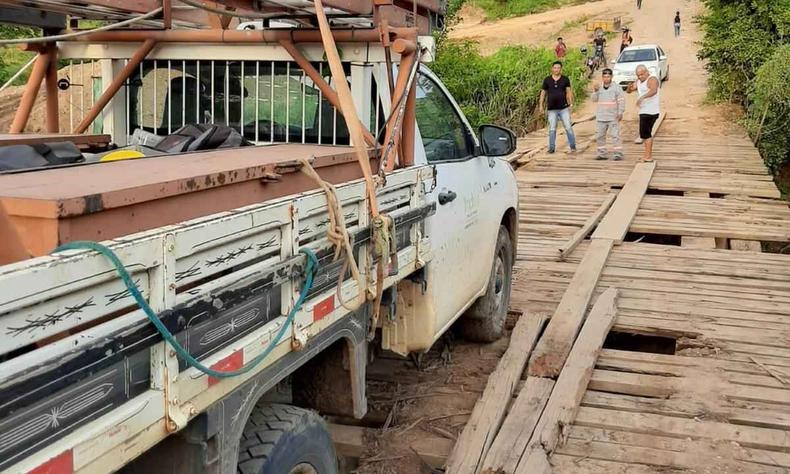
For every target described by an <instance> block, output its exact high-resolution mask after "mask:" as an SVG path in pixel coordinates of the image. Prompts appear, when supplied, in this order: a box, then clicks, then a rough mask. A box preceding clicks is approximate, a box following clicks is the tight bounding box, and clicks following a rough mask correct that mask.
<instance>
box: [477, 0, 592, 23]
mask: <svg viewBox="0 0 790 474" xmlns="http://www.w3.org/2000/svg"><path fill="white" fill-rule="evenodd" d="M467 1H469V2H470V4H472V5H474V6H476V7H478V8H480V9H482V10H483V11H484V12H485V14H486V18H488V19H489V20H498V19H501V18H509V17H513V16H522V15H529V14H531V13H538V12H542V11H546V10H551V9H553V8H557V7H560V6H563V5H574V4H579V3H585V2H586V1H587V0H467Z"/></svg>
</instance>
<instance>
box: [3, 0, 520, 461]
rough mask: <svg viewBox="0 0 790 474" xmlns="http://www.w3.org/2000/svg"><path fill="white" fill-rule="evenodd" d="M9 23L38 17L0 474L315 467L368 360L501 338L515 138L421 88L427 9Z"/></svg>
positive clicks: (12, 144) (13, 179) (16, 176)
mask: <svg viewBox="0 0 790 474" xmlns="http://www.w3.org/2000/svg"><path fill="white" fill-rule="evenodd" d="M5 3H9V2H3V1H0V12H9V11H12V10H13V11H14V12H15V13H14V15H15V16H14V18H15V21H23V20H27V21H29V22H30V23H29V24H34V25H39V24H40V23H41V22H49V23H48V28H45V29H44V31H45V36H43V37H40V38H38V39H35V38H30V39H29V41H25V45H24V47H26V48H28V49H30V50H34V51H36V52H37V53H38V56H37V59H36V60H35V61H34V63H33V65H32V71H31V73H30V79H29V81H28V84H27V86H26V88H25V90H24V92H23V95H22V98H21V101H20V105H19V107H18V108H17V110H16V116H15V119H14V125H13V126H12V130H11V131H12V132H13V133H12V134H8V135H2V136H0V145H3V147H2V148H0V158H3V159H5V163H6V171H4V172H2V173H0V235H2V239H3V241H4V242H3V244H2V245H3V251H2V252H0V258H2V261H0V264H1V265H0V341H1V343H0V471H2V472H9V473H52V474H61V473H76V472H79V473H107V472H115V471H120V472H131V473H135V472H145V473H147V474H148V473H156V472H167V473H171V472H173V473H175V472H178V473H232V472H242V473H291V472H293V473H297V472H305V473H320V474H325V473H335V472H337V470H338V465H337V460H336V457H335V452H334V448H333V444H332V440H331V438H330V435H329V433H328V431H327V427H326V424H325V422H324V421H323V418H322V416H325V415H340V416H347V417H349V416H350V417H357V418H361V417H362V416H364V415H365V413H366V398H365V369H366V366H367V364H368V363H369V362H370V361H371V358H372V357H373V354H374V352H375V350H374V349H381V350H389V351H394V352H396V353H398V354H402V355H406V354H410V353H412V354H413V353H421V352H424V351H427V350H428V349H429V348H430V347H431V345H432V344H433V343H434V342H435V341H436V340H437V339H438V338H440V337H441V336H442V335H443V334H444V333H445V332H446V331H448V329H449V328H450V326H451V325H453V324H454V323H455V322H456V321H457V320H460V321H459V324H460V326H461V329H462V331H463V333H464V335H465V336H466V337H469V338H471V339H474V340H477V341H493V340H495V339H497V338H498V337H500V335H501V334H502V331H503V326H504V320H505V316H506V311H507V306H508V301H509V293H510V279H511V267H512V265H513V259H514V255H515V253H516V243H517V240H518V239H517V236H518V220H517V199H518V195H517V194H518V193H517V188H516V180H515V177H514V174H513V171H512V168H511V166H510V164H509V163H508V161H507V160H506V159H504V158H503V157H505V156H507V155H509V154H511V153H512V152H513V150H514V148H515V138H514V136H513V134H512V133H511V132H509V131H508V130H505V129H502V128H499V127H496V126H492V125H486V126H482V127H480V128H479V129H478V130H473V129H472V127H471V126H470V124H469V122H468V121H467V120H466V118H465V117H464V114H463V113H462V112H461V110H460V108H459V106H458V104H457V103H456V102H455V101H454V100H453V98H452V96H451V95H450V93H449V92H448V91H447V89H446V88H445V87H444V85H443V84H442V82H441V81H440V80H439V79H438V78H437V77H436V76H435V75H434V74H433V73H432V72H431V71H430V69H429V68H428V67H427V66H426V64H425V63H428V62H430V58H431V57H432V54H433V47H434V42H433V38H432V37H431V33H432V31H433V30H435V29H436V28H437V26H439V25H440V23H441V18H442V12H443V8H444V6H443V5H442V4H441V3H440V2H439V1H436V0H415V1H414V2H405V1H378V0H377V1H368V0H331V1H330V0H324V2H323V3H322V2H321V0H315V1H301V0H281V1H277V2H274V1H272V2H269V1H245V0H226V1H215V2H208V1H197V0H189V1H183V0H182V1H175V0H173V1H170V0H137V1H127V2H120V1H115V0H88V1H80V2H70V1H65V2H49V1H44V0H33V1H28V2H24V3H25V7H24V8H20V7H19V6H18V5H16V6H5V5H3V4H5ZM10 3H14V4H16V2H10ZM6 18H11V17H10V16H6ZM20 19H21V20H20ZM75 19H98V20H104V21H105V23H102V25H104V26H101V27H99V29H98V30H96V29H94V30H92V31H84V30H80V29H79V27H80V23H79V22H78V21H77V20H75ZM242 21H244V23H243V24H241V26H239V25H240V22H242ZM58 22H61V23H58ZM118 23H120V24H121V25H120V26H117V25H118ZM53 24H54V25H55V26H53ZM108 25H112V26H110V27H108ZM39 26H41V25H39ZM116 26H117V27H116ZM93 27H94V28H95V25H93ZM25 40H28V39H25ZM64 64H66V65H67V66H63V65H64ZM75 65H77V66H83V67H84V66H85V65H88V67H90V68H91V71H92V72H91V73H89V74H85V75H84V76H83V77H82V78H80V77H79V76H78V75H77V74H75V73H74V69H75ZM97 83H98V85H97ZM42 84H43V86H44V87H43V89H44V90H46V102H45V107H46V111H47V119H46V127H47V133H45V134H24V133H20V132H23V131H24V129H25V123H26V122H27V121H28V118H29V115H30V113H31V109H32V108H33V105H34V104H35V103H36V95H37V94H38V91H39V88H41V87H42ZM85 94H88V96H87V101H86V104H87V105H86V106H84V107H76V109H75V106H76V105H78V104H80V102H81V101H84V100H85ZM91 94H92V95H91ZM64 132H66V133H67V134H64Z"/></svg>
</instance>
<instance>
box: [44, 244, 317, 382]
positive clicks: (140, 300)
mask: <svg viewBox="0 0 790 474" xmlns="http://www.w3.org/2000/svg"><path fill="white" fill-rule="evenodd" d="M64 250H94V251H96V252H99V253H100V254H102V255H104V256H105V257H107V259H108V260H110V262H111V263H112V264H113V266H115V271H116V272H118V275H119V276H120V277H121V280H122V281H123V283H124V285H126V289H127V290H129V293H130V294H131V295H132V297H133V298H134V300H135V302H137V304H138V305H139V306H140V308H141V309H142V310H143V312H144V313H145V315H146V316H148V320H149V321H151V324H153V325H154V327H156V329H157V331H159V334H161V335H162V338H163V339H164V340H165V341H167V342H168V343H169V344H170V345H171V346H172V347H173V349H174V350H175V351H176V353H177V354H178V355H179V356H181V357H182V358H183V359H184V360H186V362H187V364H189V365H190V366H191V367H194V368H196V369H198V370H199V371H201V372H203V373H204V374H206V375H208V376H210V377H214V378H218V379H221V378H229V377H236V376H238V375H242V374H246V373H247V372H249V371H250V370H252V369H253V368H255V366H257V365H258V364H260V363H261V362H262V361H263V360H264V359H265V358H266V357H268V356H269V354H270V353H271V352H272V350H274V348H275V347H276V346H277V344H278V343H279V342H280V339H282V337H283V335H284V334H285V331H286V330H287V329H288V327H289V326H290V325H291V323H292V322H293V319H294V317H295V316H296V312H297V311H299V308H301V306H302V303H304V300H305V298H306V297H307V293H308V292H309V291H310V288H311V287H312V286H313V276H314V275H315V273H316V271H317V270H318V258H317V257H316V255H315V253H314V252H313V251H312V250H310V249H308V248H302V249H299V252H301V253H303V254H305V256H306V257H307V266H306V267H305V273H306V277H305V280H304V285H303V286H302V291H301V292H299V299H298V300H296V303H295V304H294V306H293V308H291V311H290V312H289V313H288V317H287V318H286V319H285V324H283V326H282V327H281V328H280V331H279V332H278V333H277V335H276V336H275V338H274V339H273V340H272V341H271V342H270V343H269V346H268V347H266V350H264V351H263V352H261V353H260V354H259V355H258V356H257V357H255V358H254V359H252V360H251V361H249V362H248V363H247V365H245V366H243V367H241V368H240V369H238V370H233V371H228V372H224V371H218V370H214V369H212V368H211V367H206V366H205V365H203V364H201V363H200V361H198V360H197V359H195V358H194V357H193V356H192V354H190V353H189V352H188V351H187V350H186V349H184V347H183V346H181V344H179V343H178V341H177V340H176V338H175V336H173V334H172V333H171V332H170V331H169V330H168V329H167V327H166V326H165V325H164V324H163V323H162V321H161V320H160V319H159V318H158V317H157V316H156V313H155V312H154V310H153V309H151V306H149V305H148V302H147V301H145V298H144V297H143V295H142V294H141V293H140V290H138V289H137V285H135V284H134V282H133V281H132V277H131V275H129V272H127V271H126V268H125V267H124V266H123V263H121V260H120V259H119V258H118V256H117V255H116V254H115V252H113V251H112V249H110V248H109V247H107V246H104V245H102V244H100V243H97V242H90V241H83V240H78V241H75V242H69V243H67V244H63V245H61V246H60V247H58V248H56V249H55V252H61V251H64Z"/></svg>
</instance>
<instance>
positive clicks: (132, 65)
mask: <svg viewBox="0 0 790 474" xmlns="http://www.w3.org/2000/svg"><path fill="white" fill-rule="evenodd" d="M154 46H156V40H153V39H147V40H145V42H144V43H143V44H142V46H140V48H139V49H138V50H137V51H135V53H134V54H133V55H132V57H131V58H129V62H127V63H126V66H124V67H123V69H122V70H121V72H120V73H119V74H118V75H117V76H115V77H114V78H113V79H112V82H111V83H110V85H109V86H107V89H105V90H104V92H103V93H102V95H101V97H99V100H98V101H96V103H95V104H93V107H92V108H91V109H90V111H88V114H87V115H85V117H84V118H83V119H82V121H81V122H80V123H79V125H77V128H75V129H74V133H84V132H85V130H87V129H88V127H89V126H90V124H91V123H92V122H93V121H94V120H96V117H98V116H99V114H100V113H101V111H102V110H104V107H105V106H107V104H109V103H110V100H112V98H113V96H114V95H115V93H116V92H118V89H120V88H121V86H122V85H123V84H124V82H126V80H127V79H128V78H129V76H131V75H132V73H133V72H134V71H135V69H136V68H137V66H139V65H140V63H141V62H142V61H143V59H145V57H146V56H147V55H148V53H150V52H151V50H152V49H154Z"/></svg>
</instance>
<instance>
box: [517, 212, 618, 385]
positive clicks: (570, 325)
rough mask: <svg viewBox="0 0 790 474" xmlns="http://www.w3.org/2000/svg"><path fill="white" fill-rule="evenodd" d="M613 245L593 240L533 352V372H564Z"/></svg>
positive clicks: (545, 374) (552, 374)
mask: <svg viewBox="0 0 790 474" xmlns="http://www.w3.org/2000/svg"><path fill="white" fill-rule="evenodd" d="M618 199H619V198H618ZM612 245H613V244H612V241H611V240H608V239H595V240H593V241H592V242H591V243H590V246H589V247H588V248H587V253H586V254H585V255H584V258H583V259H582V261H581V263H580V264H579V266H578V268H577V269H576V273H575V274H574V275H573V278H572V279H571V282H570V284H569V285H568V289H567V290H566V291H565V293H564V294H563V295H562V300H560V304H559V305H558V306H557V311H555V313H554V316H552V318H551V321H550V322H549V324H548V326H547V327H546V331H545V333H544V334H543V336H542V337H541V339H540V341H538V345H537V347H536V348H535V350H534V351H533V353H532V357H531V358H530V360H529V367H528V373H529V375H531V376H533V377H549V378H556V377H557V376H558V375H559V374H560V370H561V369H562V366H563V364H564V363H565V359H566V358H567V356H568V353H570V351H571V346H572V345H573V341H574V340H575V339H576V335H577V334H578V333H579V328H581V326H582V322H583V321H584V315H585V313H586V312H587V305H589V304H590V300H591V299H592V295H593V292H594V291H595V287H596V285H597V284H598V279H599V278H600V276H601V271H602V270H603V267H604V264H605V263H606V259H607V258H608V257H609V253H610V252H611V250H612Z"/></svg>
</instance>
